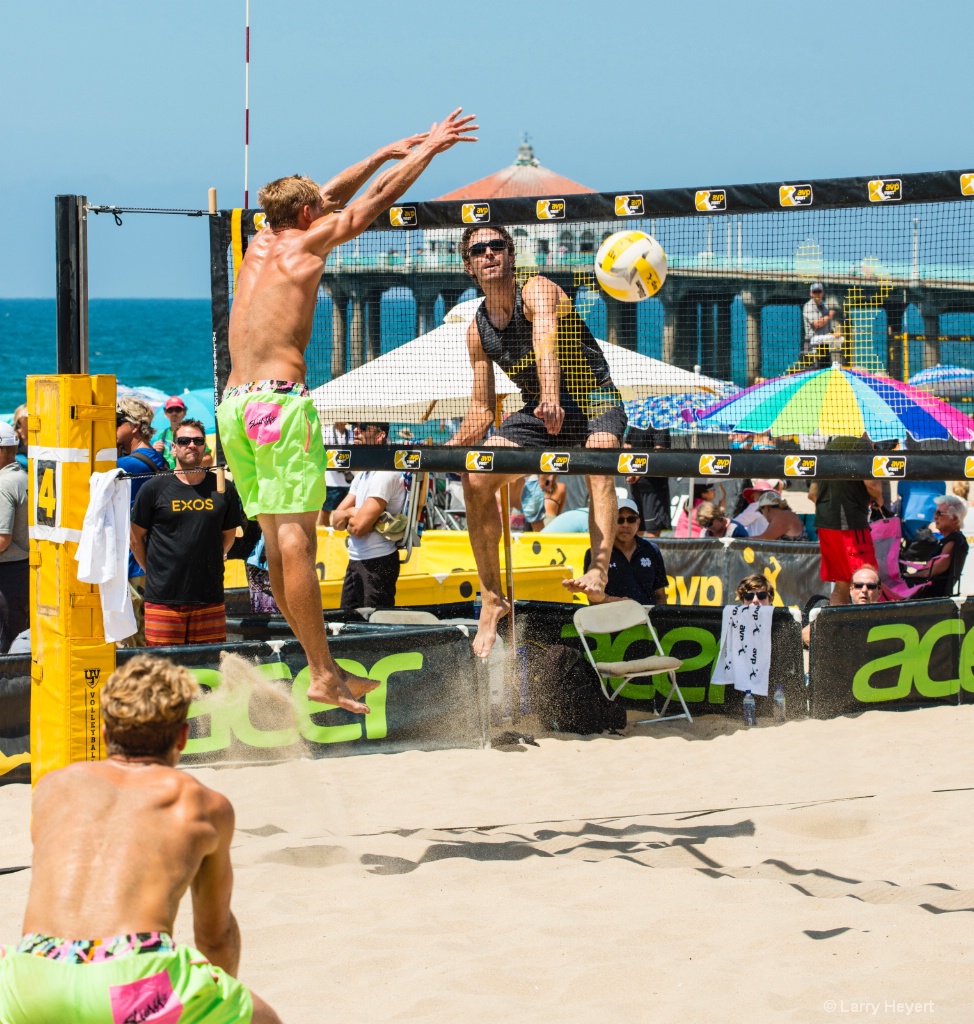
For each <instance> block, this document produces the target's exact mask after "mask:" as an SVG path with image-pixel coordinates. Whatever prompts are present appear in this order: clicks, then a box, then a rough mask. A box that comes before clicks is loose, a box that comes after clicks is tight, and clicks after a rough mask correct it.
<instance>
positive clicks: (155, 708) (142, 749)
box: [101, 654, 199, 757]
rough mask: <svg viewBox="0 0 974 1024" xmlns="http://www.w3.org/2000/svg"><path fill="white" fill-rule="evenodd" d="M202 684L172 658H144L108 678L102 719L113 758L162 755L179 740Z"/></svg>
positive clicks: (127, 663)
mask: <svg viewBox="0 0 974 1024" xmlns="http://www.w3.org/2000/svg"><path fill="white" fill-rule="evenodd" d="M198 695H199V684H198V683H197V682H196V679H195V678H194V677H193V675H192V673H191V672H189V670H188V669H185V668H183V667H182V666H181V665H176V664H174V663H173V662H171V661H170V660H169V659H168V658H156V657H151V656H149V655H146V654H140V655H137V656H136V657H134V658H132V659H131V660H130V661H127V662H126V663H125V664H124V665H123V666H122V667H121V668H119V669H117V670H116V671H115V672H113V673H112V674H111V676H109V678H108V682H106V683H105V686H104V688H103V689H102V691H101V717H102V721H103V722H104V723H105V738H106V740H107V743H108V753H109V754H122V755H126V756H128V757H162V756H163V755H165V754H167V753H168V752H169V751H170V750H171V749H172V747H173V744H174V743H175V742H176V739H177V737H178V735H179V730H180V729H181V728H182V726H183V724H184V723H185V721H186V713H187V711H188V710H189V705H190V703H191V702H192V701H193V700H194V698H195V697H197V696H198Z"/></svg>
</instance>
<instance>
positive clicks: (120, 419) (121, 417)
mask: <svg viewBox="0 0 974 1024" xmlns="http://www.w3.org/2000/svg"><path fill="white" fill-rule="evenodd" d="M123 423H131V424H132V426H133V427H134V426H135V420H130V419H129V418H128V416H126V415H125V413H124V412H117V413H115V426H116V427H120V426H121V425H122V424H123Z"/></svg>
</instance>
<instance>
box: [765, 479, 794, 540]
mask: <svg viewBox="0 0 974 1024" xmlns="http://www.w3.org/2000/svg"><path fill="white" fill-rule="evenodd" d="M758 511H759V512H760V513H761V515H763V516H764V518H765V519H767V521H768V527H767V529H766V530H765V531H764V532H763V533H761V534H760V535H759V536H760V539H761V540H804V539H805V527H804V526H803V525H802V521H801V520H800V519H799V518H798V516H796V515H795V513H794V512H792V510H791V509H790V508H789V507H788V502H787V501H786V500H785V498H784V496H783V495H781V494H780V493H779V492H778V491H765V492H764V493H763V494H762V495H760V497H759V498H758Z"/></svg>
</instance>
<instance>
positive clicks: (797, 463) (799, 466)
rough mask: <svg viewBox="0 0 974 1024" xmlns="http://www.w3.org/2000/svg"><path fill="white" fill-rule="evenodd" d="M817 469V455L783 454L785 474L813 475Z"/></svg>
mask: <svg viewBox="0 0 974 1024" xmlns="http://www.w3.org/2000/svg"><path fill="white" fill-rule="evenodd" d="M817 469H818V456H817V455H786V456H785V476H815V473H816V471H817Z"/></svg>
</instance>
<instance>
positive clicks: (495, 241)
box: [467, 238, 507, 256]
mask: <svg viewBox="0 0 974 1024" xmlns="http://www.w3.org/2000/svg"><path fill="white" fill-rule="evenodd" d="M488 249H490V251H491V252H504V251H505V250H506V249H507V242H505V241H504V240H503V239H502V238H492V239H491V240H490V241H489V242H474V244H473V245H471V246H470V248H469V249H468V250H467V252H468V253H469V255H471V256H483V255H484V253H485V252H487V250H488Z"/></svg>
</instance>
